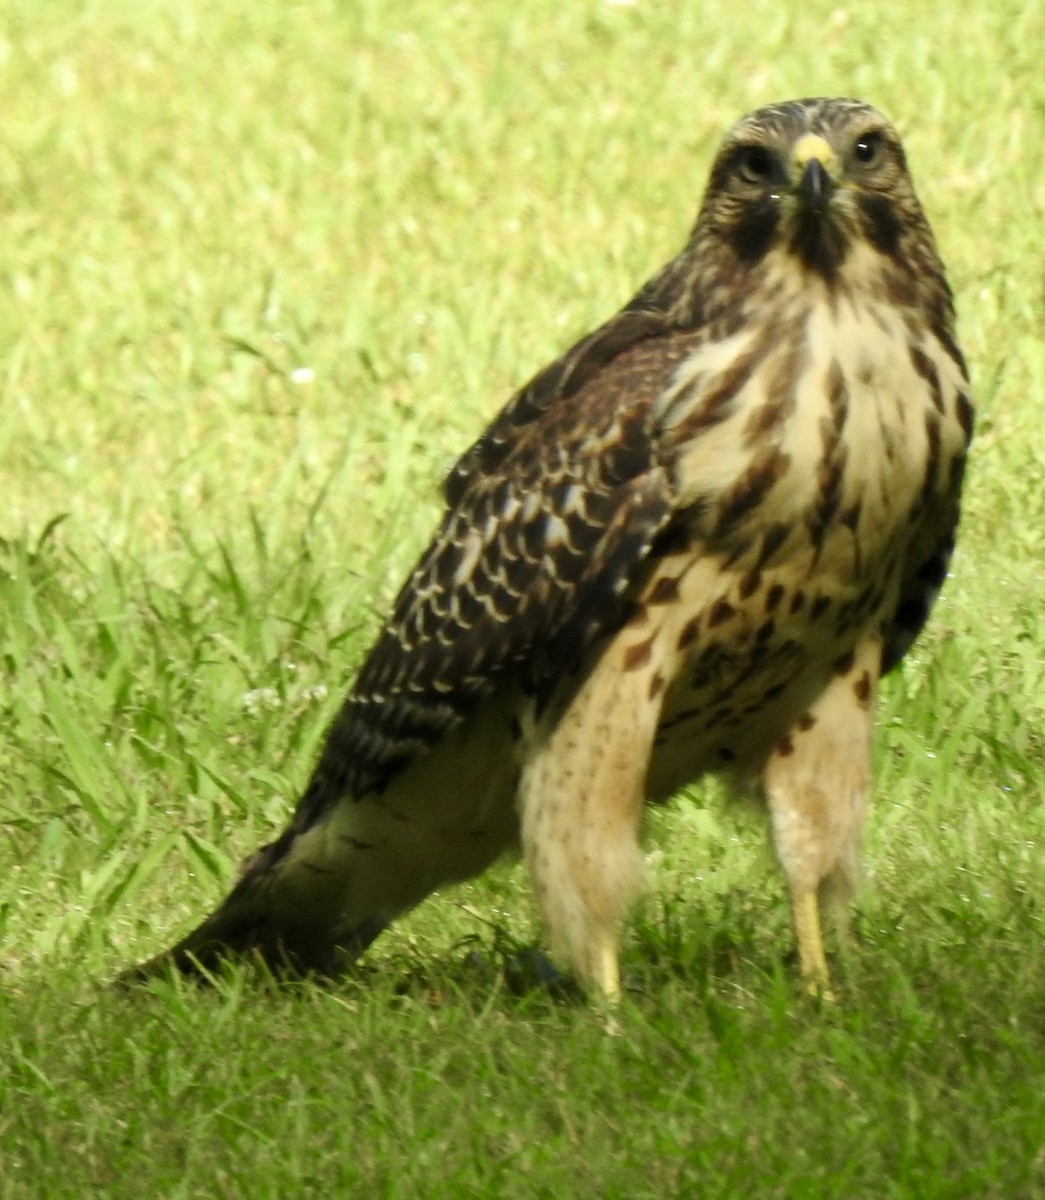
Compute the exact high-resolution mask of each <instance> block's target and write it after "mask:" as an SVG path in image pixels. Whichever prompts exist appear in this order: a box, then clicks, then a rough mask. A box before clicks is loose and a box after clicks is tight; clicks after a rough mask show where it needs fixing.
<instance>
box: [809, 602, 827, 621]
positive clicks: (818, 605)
mask: <svg viewBox="0 0 1045 1200" xmlns="http://www.w3.org/2000/svg"><path fill="white" fill-rule="evenodd" d="M830 607H831V598H830V596H817V598H816V599H815V600H814V601H813V607H812V608H811V609H810V610H809V615H810V617H811V618H812V619H813V620H814V621H818V620H819V619H820V618H821V617H822V616H823V615H824V613H825V612H827V610H828V609H829V608H830Z"/></svg>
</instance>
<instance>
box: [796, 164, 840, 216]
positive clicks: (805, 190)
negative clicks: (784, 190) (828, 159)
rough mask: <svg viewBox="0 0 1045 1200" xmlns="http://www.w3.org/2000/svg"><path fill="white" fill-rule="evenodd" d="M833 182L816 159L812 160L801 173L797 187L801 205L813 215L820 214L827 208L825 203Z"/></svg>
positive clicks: (832, 189)
mask: <svg viewBox="0 0 1045 1200" xmlns="http://www.w3.org/2000/svg"><path fill="white" fill-rule="evenodd" d="M834 187H835V184H834V180H833V179H832V178H831V176H830V175H829V174H828V173H827V171H825V170H824V168H823V165H822V164H821V162H820V160H819V159H818V158H812V159H810V160H809V162H808V164H807V165H806V168H805V170H804V171H803V172H802V179H801V181H800V182H799V185H798V194H799V196H801V198H802V201H803V203H804V204H805V205H806V206H807V207H808V208H809V209H810V210H811V211H812V212H815V213H822V212H823V211H824V209H825V208H826V207H827V201H828V198H829V197H830V195H831V193H832V192H833V191H834Z"/></svg>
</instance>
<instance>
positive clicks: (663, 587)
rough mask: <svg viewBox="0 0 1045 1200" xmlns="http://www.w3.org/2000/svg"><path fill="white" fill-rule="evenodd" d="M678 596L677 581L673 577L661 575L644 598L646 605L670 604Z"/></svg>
mask: <svg viewBox="0 0 1045 1200" xmlns="http://www.w3.org/2000/svg"><path fill="white" fill-rule="evenodd" d="M678 596H679V581H678V579H677V578H676V577H675V576H674V575H662V576H661V577H660V578H659V579H658V580H657V581H656V583H654V585H653V586H652V587H651V588H650V590H649V593H648V594H647V596H646V602H647V603H648V604H670V603H671V601H672V600H677V599H678Z"/></svg>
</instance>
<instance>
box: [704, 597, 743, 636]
mask: <svg viewBox="0 0 1045 1200" xmlns="http://www.w3.org/2000/svg"><path fill="white" fill-rule="evenodd" d="M736 611H737V610H736V609H735V608H734V607H733V605H732V604H730V602H729V601H728V600H716V601H715V603H714V604H713V605H712V606H711V611H710V612H709V613H708V628H709V629H714V627H715V626H716V625H721V624H722V622H723V621H728V620H729V618H730V617H732V616H735V615H736Z"/></svg>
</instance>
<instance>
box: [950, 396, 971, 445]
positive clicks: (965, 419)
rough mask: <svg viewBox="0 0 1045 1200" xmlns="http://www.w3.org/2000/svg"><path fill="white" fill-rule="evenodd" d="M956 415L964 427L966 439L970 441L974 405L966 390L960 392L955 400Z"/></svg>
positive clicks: (963, 431)
mask: <svg viewBox="0 0 1045 1200" xmlns="http://www.w3.org/2000/svg"><path fill="white" fill-rule="evenodd" d="M954 411H955V416H957V418H958V423H959V424H960V425H961V427H962V433H964V434H965V440H966V441H968V440H969V438H970V437H972V419H973V414H972V405H971V404H970V403H969V397H968V396H966V394H965V393H964V392H959V393H958V395H957V397H956V398H955V401H954Z"/></svg>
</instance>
